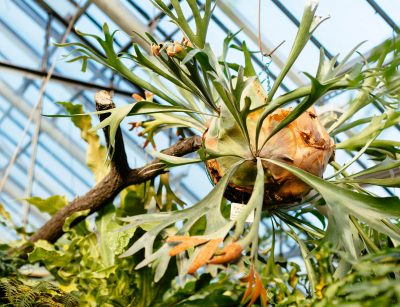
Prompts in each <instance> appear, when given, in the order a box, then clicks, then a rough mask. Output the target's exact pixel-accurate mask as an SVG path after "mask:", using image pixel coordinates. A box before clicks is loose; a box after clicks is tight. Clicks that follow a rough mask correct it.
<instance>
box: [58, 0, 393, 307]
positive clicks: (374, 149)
mask: <svg viewBox="0 0 400 307" xmlns="http://www.w3.org/2000/svg"><path fill="white" fill-rule="evenodd" d="M151 2H152V3H153V4H154V5H155V6H156V7H157V8H159V9H160V10H161V11H163V13H165V14H166V15H167V16H168V17H169V18H171V20H172V21H173V22H174V23H176V24H177V26H178V27H179V28H180V29H181V31H182V36H183V39H182V43H179V42H158V41H156V39H155V38H154V37H153V36H152V35H151V34H149V33H146V37H142V38H143V39H144V40H145V41H147V43H148V44H149V47H150V48H149V49H151V50H152V54H151V55H146V54H144V53H143V51H142V50H141V49H140V47H139V46H138V45H136V44H134V46H133V52H132V53H122V54H119V53H117V52H116V51H115V48H114V44H113V38H114V35H115V32H113V33H110V30H109V28H108V26H107V25H106V24H105V25H104V26H103V32H104V38H101V37H98V36H95V35H91V34H84V33H80V35H82V36H88V37H91V38H93V39H95V40H96V41H97V43H98V44H99V45H100V47H101V48H102V49H103V51H104V54H103V55H102V54H98V53H96V51H94V50H93V49H91V48H90V47H88V46H85V45H83V44H81V43H69V44H63V45H60V46H62V47H75V50H74V52H73V53H74V54H77V55H76V56H75V57H74V58H72V59H71V60H69V61H70V62H72V61H77V60H81V61H82V62H83V66H82V69H83V70H85V68H86V64H87V61H89V60H90V61H96V62H98V63H100V64H102V65H104V66H107V67H109V68H110V69H112V70H114V71H115V72H116V73H118V74H119V75H121V76H122V77H123V78H125V79H127V80H129V81H131V82H132V83H134V84H136V85H138V86H140V87H142V88H143V89H145V90H146V91H148V92H150V93H151V94H154V95H155V97H156V98H157V102H155V101H153V100H152V95H147V96H148V97H146V98H143V97H138V96H135V97H136V98H137V100H138V101H137V102H136V103H135V104H129V105H126V106H123V107H119V108H116V109H112V110H110V111H102V112H93V113H91V114H100V113H105V112H108V113H110V116H109V117H108V118H107V119H105V120H104V121H102V122H101V123H100V124H99V125H97V126H96V127H94V128H92V130H91V131H93V130H96V129H100V128H104V127H106V126H109V128H110V129H109V133H110V136H109V139H110V145H111V146H112V147H114V144H115V134H116V131H117V127H118V126H119V124H120V123H121V121H122V120H123V119H124V118H125V117H127V116H136V115H147V116H149V120H148V121H144V122H140V123H135V124H134V126H136V127H140V126H141V127H142V128H143V131H142V132H141V133H140V134H141V135H142V136H143V137H145V138H147V141H148V142H152V143H154V138H153V137H154V135H155V134H156V133H160V131H164V130H168V129H181V128H185V129H190V131H192V132H193V133H197V134H199V135H201V136H202V137H203V146H202V148H201V150H199V151H198V155H199V158H198V159H193V158H190V159H186V158H176V157H170V156H167V155H165V154H161V153H156V154H155V155H156V156H157V157H159V158H160V160H161V161H163V162H164V163H165V164H166V165H167V166H168V167H178V166H181V165H184V164H190V163H199V162H200V163H201V162H203V163H205V165H206V167H207V169H208V172H209V175H210V178H211V180H212V182H213V183H214V184H215V186H214V188H213V190H212V191H211V192H210V193H209V194H208V195H207V196H206V197H205V198H203V199H202V200H200V201H199V202H198V203H196V204H193V205H191V206H185V207H184V208H183V209H179V208H178V207H176V206H175V207H174V206H168V209H166V208H167V207H162V206H160V207H161V209H160V210H159V212H156V213H143V214H137V215H133V216H130V217H123V218H120V219H119V220H120V221H122V222H124V223H125V226H123V227H121V228H120V231H121V232H122V231H123V232H126V231H129V232H131V233H132V236H133V233H134V232H137V231H140V232H143V233H142V234H141V236H140V237H138V238H136V239H135V240H134V241H133V242H131V246H130V247H129V248H127V249H126V251H125V252H124V253H123V254H122V255H121V257H134V256H137V255H138V252H139V251H141V250H144V256H143V258H142V259H141V261H140V262H139V263H138V264H137V266H136V268H137V269H140V268H144V267H146V266H151V267H152V268H153V269H154V270H155V281H159V280H161V279H162V277H163V276H164V274H165V272H166V271H167V270H168V269H169V268H170V267H171V265H170V262H171V258H172V257H176V261H177V267H178V271H179V275H180V277H181V278H183V276H185V274H186V273H190V274H195V272H197V271H198V270H199V269H200V268H201V267H203V266H206V267H205V270H209V271H213V270H215V271H216V270H218V269H220V268H222V266H221V265H223V264H227V263H229V262H239V263H241V264H243V265H244V264H245V265H247V266H248V267H251V268H252V269H251V271H250V272H251V273H250V274H249V275H248V277H247V281H249V282H250V283H251V284H250V286H249V287H250V288H251V287H252V285H253V283H255V284H256V285H258V287H259V296H260V298H261V302H262V303H263V304H265V302H266V297H265V293H266V289H265V288H264V286H262V285H263V284H262V280H261V279H260V277H259V275H258V273H257V270H255V269H254V268H257V267H259V266H260V261H262V260H260V257H261V256H260V246H259V235H260V231H261V227H260V225H262V223H266V226H267V229H269V230H271V229H272V230H273V231H272V232H271V233H270V235H271V236H272V239H271V240H272V241H271V240H270V241H269V243H270V247H269V250H268V251H267V254H269V258H268V260H267V263H266V265H267V267H268V270H269V272H274V270H275V259H274V246H275V234H276V232H280V233H281V234H283V235H285V236H286V237H288V238H291V240H293V241H294V242H295V243H296V244H297V245H298V247H299V249H300V251H301V255H302V257H303V258H304V262H305V267H306V269H307V274H308V279H309V284H308V285H307V286H308V287H309V288H310V289H311V290H310V291H311V295H316V293H319V292H318V291H320V290H318V281H317V277H316V274H315V272H314V269H315V268H314V266H313V264H312V260H311V259H312V258H313V257H314V255H315V253H316V252H317V251H318V250H319V246H321V245H322V243H323V242H324V241H328V242H330V243H332V244H333V246H334V249H335V250H339V251H345V253H344V254H340V256H339V258H338V261H337V262H336V264H335V265H334V271H335V272H334V278H338V277H343V276H344V275H345V274H346V273H347V272H348V271H349V270H350V269H351V265H352V264H353V263H354V261H355V259H358V258H359V257H361V256H362V255H364V254H367V253H370V252H376V251H380V250H384V249H385V248H386V247H393V246H395V247H396V246H398V244H399V242H400V229H399V227H398V226H397V224H396V221H398V220H397V219H398V218H399V217H400V200H399V198H398V197H390V198H388V197H381V196H378V195H375V194H374V193H372V192H370V191H369V190H368V189H367V188H366V187H365V184H369V185H376V186H382V187H399V186H400V182H399V178H380V177H378V176H377V174H381V173H382V172H385V171H390V170H392V169H394V168H398V166H399V153H400V152H399V146H400V143H399V142H398V141H396V140H386V139H381V138H380V135H381V134H382V132H383V131H385V130H387V129H389V128H391V127H393V126H396V127H398V125H399V122H400V113H399V111H398V108H399V98H400V94H399V93H400V87H399V85H400V83H399V82H400V78H399V77H400V74H399V71H398V63H399V58H400V55H399V52H400V43H399V41H396V40H388V41H387V42H386V43H385V44H384V45H383V47H381V48H379V49H377V50H375V51H374V53H373V55H372V56H371V57H370V58H369V59H366V60H365V62H364V63H360V64H357V65H354V66H353V67H352V68H351V69H350V70H348V71H343V68H344V65H345V64H346V62H347V61H348V60H349V59H350V58H351V56H352V55H353V54H354V53H355V52H356V51H357V49H358V48H359V47H360V45H357V46H356V47H355V48H354V49H353V50H351V51H350V53H349V54H348V55H347V56H345V57H344V58H343V59H342V60H341V62H340V64H339V65H337V64H336V62H337V61H338V60H339V57H338V56H336V57H334V58H333V59H331V60H327V59H326V57H325V54H324V51H323V50H321V53H320V58H319V66H318V70H317V72H316V73H315V74H313V75H311V74H308V73H307V74H306V76H307V77H308V78H309V79H310V84H309V85H307V86H304V87H300V88H297V89H294V90H293V91H291V92H288V93H285V94H283V95H281V96H278V97H275V95H276V92H277V89H278V88H279V87H280V86H281V83H282V81H283V80H284V78H285V76H286V74H287V73H288V71H289V70H290V69H291V67H292V66H293V64H294V63H295V61H296V60H297V58H298V56H299V55H300V53H301V52H302V50H303V48H304V46H305V45H306V43H307V42H308V40H309V39H310V37H311V35H312V33H313V32H314V31H315V30H316V28H317V27H318V25H319V24H320V23H321V22H322V21H323V20H324V19H320V18H319V17H316V15H315V13H316V9H317V4H318V1H306V5H305V9H304V12H303V18H302V21H301V24H300V27H299V29H298V33H297V35H296V38H295V41H294V43H293V46H292V49H291V52H290V54H289V57H288V59H287V62H286V64H285V65H284V67H283V69H282V71H281V72H280V74H279V75H278V77H277V79H276V80H275V83H274V85H273V87H272V89H271V90H270V91H269V92H267V91H265V90H264V89H263V87H262V84H261V82H260V81H259V80H258V77H257V75H256V72H255V69H254V67H253V65H252V62H251V58H250V52H249V51H248V49H247V47H246V44H245V43H244V42H243V44H242V46H237V49H239V50H241V52H242V54H243V59H244V63H245V65H244V66H241V65H238V64H236V63H230V62H229V57H228V51H229V48H230V46H229V42H230V40H231V38H232V37H233V35H230V36H228V38H227V39H226V40H225V45H224V54H223V55H222V56H221V57H217V56H216V55H215V54H214V52H213V48H212V46H210V45H209V44H208V43H207V41H206V34H207V28H208V25H209V22H210V17H211V14H212V12H213V9H214V7H215V3H213V1H211V0H210V1H208V0H207V1H205V3H204V7H203V8H201V7H200V6H199V5H198V4H197V2H196V1H187V4H188V5H189V8H190V12H191V13H192V14H193V16H194V21H195V28H196V29H195V30H193V29H192V28H191V26H190V25H189V23H188V22H187V21H186V16H185V15H184V10H183V8H182V6H181V4H180V2H179V1H171V4H172V7H173V9H170V8H169V7H168V6H167V5H166V4H165V3H164V2H163V1H161V0H154V1H151ZM201 9H203V11H204V13H203V16H201ZM388 58H392V59H393V60H392V61H391V62H388V61H387V59H388ZM123 59H124V61H122V60H123ZM126 60H130V61H131V62H133V63H135V64H137V65H138V66H139V67H141V68H143V69H144V70H145V71H146V72H147V73H148V74H149V75H150V76H151V77H152V81H151V82H148V81H145V80H143V79H142V78H141V77H139V75H138V74H136V73H135V71H132V70H130V69H129V67H128V66H127V65H126V64H124V63H125V62H126ZM171 88H174V89H173V90H172V89H171ZM337 90H341V91H350V90H351V91H354V92H356V93H357V94H356V96H355V98H354V99H353V100H352V101H351V103H350V104H349V108H348V109H347V110H345V111H344V112H343V113H342V114H340V116H339V117H336V118H334V120H333V124H332V121H331V125H330V127H323V125H322V124H321V122H320V120H319V117H318V116H317V113H316V111H315V109H314V107H313V106H314V105H316V104H318V102H319V100H320V99H321V98H323V97H325V96H326V95H327V94H329V93H332V92H334V91H337ZM295 101H299V102H298V103H297V104H296V105H295V106H294V107H293V108H289V109H284V108H285V107H287V105H289V104H291V103H293V102H295ZM371 104H376V105H379V107H380V108H381V109H382V110H383V113H382V115H380V116H374V117H368V118H361V119H359V118H358V117H357V116H358V114H359V113H358V111H360V110H361V109H363V108H365V107H367V106H370V105H371ZM81 115H82V114H80V115H79V114H75V115H74V116H81ZM323 116H324V114H321V115H320V117H321V118H323ZM343 133H346V135H350V136H351V137H346V139H344V140H343V141H341V142H339V141H337V140H338V139H337V137H338V136H342V134H343ZM332 138H333V139H334V140H335V141H336V144H335V143H334V141H333V140H332ZM335 151H344V152H352V153H353V158H352V159H350V160H349V161H347V162H346V163H344V164H343V165H342V164H340V163H338V162H337V161H335V157H334V152H335ZM365 157H367V158H372V159H374V160H377V161H379V163H378V164H376V165H374V166H372V167H369V168H367V169H365V170H363V171H361V172H358V173H353V174H351V173H350V174H349V173H348V172H347V170H348V169H349V167H350V166H351V165H352V164H354V163H355V162H357V161H358V160H360V159H362V158H365ZM329 163H330V164H331V166H332V167H333V168H334V171H333V174H332V175H330V176H327V175H324V172H325V170H326V167H327V165H328V164H329ZM324 176H325V178H324ZM311 189H312V191H313V192H312V193H313V194H312V195H309V192H310V190H311ZM224 197H225V198H226V199H227V200H228V202H226V201H225V200H224ZM232 202H240V203H244V204H246V206H245V207H244V209H243V210H242V211H241V212H240V214H238V215H237V216H236V217H234V218H232V219H230V220H229V219H227V215H226V213H225V212H226V208H228V209H229V208H230V206H231V205H232ZM173 207H174V208H173ZM310 214H312V215H313V216H314V217H316V218H318V219H320V220H322V222H323V223H325V222H326V220H327V226H326V227H318V226H317V225H314V223H313V222H310V221H309V219H308V217H309V215H310ZM250 215H252V216H253V217H254V221H253V222H252V223H251V224H247V223H246V219H247V218H248V217H249V216H250ZM275 230H276V231H275ZM382 236H383V238H384V239H381V238H382ZM383 242H384V243H383ZM260 287H261V288H262V290H260V289H261V288H260ZM245 297H246V298H247V297H248V296H246V295H245ZM253 299H254V300H255V299H257V296H255V297H252V298H251V299H250V300H251V301H253Z"/></svg>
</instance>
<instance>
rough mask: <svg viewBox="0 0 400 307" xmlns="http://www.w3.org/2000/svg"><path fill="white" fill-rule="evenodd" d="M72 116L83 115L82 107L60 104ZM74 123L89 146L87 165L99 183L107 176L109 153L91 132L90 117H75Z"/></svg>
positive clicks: (95, 134)
mask: <svg viewBox="0 0 400 307" xmlns="http://www.w3.org/2000/svg"><path fill="white" fill-rule="evenodd" d="M59 104H61V105H62V106H63V107H64V108H65V110H66V111H67V112H68V113H69V114H70V115H75V114H83V113H84V110H83V107H82V105H80V104H73V103H72V102H59ZM71 120H72V122H73V123H74V125H75V126H76V127H78V128H79V129H80V130H81V137H82V139H83V140H84V141H85V142H86V143H87V144H88V147H87V150H86V164H87V165H88V167H89V168H90V169H91V171H92V172H93V174H94V175H95V178H96V182H99V181H100V180H101V179H103V177H104V176H105V175H107V172H108V167H107V165H106V163H105V162H106V158H107V151H106V149H105V148H104V146H102V145H101V144H100V138H99V136H98V135H97V133H96V132H95V131H91V130H90V129H91V128H92V120H91V118H90V116H89V115H83V116H73V117H71Z"/></svg>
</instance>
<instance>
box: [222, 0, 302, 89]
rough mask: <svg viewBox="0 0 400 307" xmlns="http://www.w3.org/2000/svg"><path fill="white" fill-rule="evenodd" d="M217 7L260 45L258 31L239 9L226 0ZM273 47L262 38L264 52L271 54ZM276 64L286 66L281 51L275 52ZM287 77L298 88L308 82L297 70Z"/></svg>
mask: <svg viewBox="0 0 400 307" xmlns="http://www.w3.org/2000/svg"><path fill="white" fill-rule="evenodd" d="M217 6H218V7H219V8H220V9H221V11H222V12H224V14H225V15H226V16H227V17H229V18H230V19H231V20H232V21H233V22H235V23H236V24H237V25H238V27H239V28H241V29H243V32H244V33H245V34H246V35H247V36H248V37H249V38H250V39H251V40H252V41H253V43H254V44H256V45H257V44H258V34H257V31H256V30H255V29H254V28H253V27H250V26H249V24H251V23H250V22H249V21H248V20H247V19H246V17H245V16H243V15H242V14H241V13H240V12H239V11H238V10H237V9H235V8H234V7H233V5H232V4H230V3H229V2H228V1H226V0H219V1H218V2H217ZM271 46H273V43H272V42H271V41H269V40H268V39H267V38H265V37H263V38H262V48H263V50H265V51H267V52H269V51H271ZM273 57H274V64H275V65H276V66H278V68H280V69H282V68H283V66H284V65H285V61H284V60H282V59H283V58H284V56H283V55H282V54H281V53H280V52H279V50H276V51H275V52H274V55H273ZM287 76H288V77H289V78H290V79H291V80H292V82H293V83H294V84H296V85H297V86H303V85H304V84H305V83H306V82H305V81H306V80H305V79H304V78H301V76H302V75H301V74H300V72H299V71H298V70H296V69H295V68H293V67H292V68H291V69H290V71H289V72H288V74H287Z"/></svg>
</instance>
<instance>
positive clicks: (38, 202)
mask: <svg viewBox="0 0 400 307" xmlns="http://www.w3.org/2000/svg"><path fill="white" fill-rule="evenodd" d="M26 201H27V202H28V203H29V204H31V205H34V206H35V207H36V208H38V209H39V210H40V211H42V212H46V213H48V214H50V215H53V214H55V213H56V212H57V211H59V210H60V209H62V208H63V207H64V206H66V205H67V204H68V200H67V198H66V197H65V196H59V195H54V196H50V197H49V198H47V199H43V198H40V197H37V196H34V197H30V198H27V199H26Z"/></svg>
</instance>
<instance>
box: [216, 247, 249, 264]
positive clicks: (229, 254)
mask: <svg viewBox="0 0 400 307" xmlns="http://www.w3.org/2000/svg"><path fill="white" fill-rule="evenodd" d="M241 255H242V246H241V245H240V244H239V243H237V242H233V243H231V244H229V245H227V246H225V247H224V248H223V249H222V250H221V252H220V254H219V255H217V256H214V257H213V258H212V259H211V260H210V261H209V263H212V264H223V263H227V262H230V261H232V260H235V259H237V258H239V257H240V256H241Z"/></svg>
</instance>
